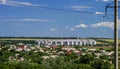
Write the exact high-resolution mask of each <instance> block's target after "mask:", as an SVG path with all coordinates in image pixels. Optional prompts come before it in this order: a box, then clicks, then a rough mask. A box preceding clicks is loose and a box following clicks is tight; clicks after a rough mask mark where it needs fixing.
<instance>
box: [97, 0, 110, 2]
mask: <svg viewBox="0 0 120 69" xmlns="http://www.w3.org/2000/svg"><path fill="white" fill-rule="evenodd" d="M96 1H102V2H109V1H110V0H96ZM111 1H112V0H111Z"/></svg>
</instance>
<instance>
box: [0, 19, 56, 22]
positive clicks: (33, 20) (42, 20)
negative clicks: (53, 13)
mask: <svg viewBox="0 0 120 69" xmlns="http://www.w3.org/2000/svg"><path fill="white" fill-rule="evenodd" d="M0 21H26V22H52V21H54V20H49V19H34V18H23V19H0Z"/></svg>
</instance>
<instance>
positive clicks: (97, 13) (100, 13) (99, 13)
mask: <svg viewBox="0 0 120 69" xmlns="http://www.w3.org/2000/svg"><path fill="white" fill-rule="evenodd" d="M95 14H96V15H102V14H104V13H103V12H95Z"/></svg>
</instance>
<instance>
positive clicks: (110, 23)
mask: <svg viewBox="0 0 120 69" xmlns="http://www.w3.org/2000/svg"><path fill="white" fill-rule="evenodd" d="M91 26H92V27H94V28H98V27H107V28H110V29H113V28H114V23H113V22H100V23H96V24H91Z"/></svg>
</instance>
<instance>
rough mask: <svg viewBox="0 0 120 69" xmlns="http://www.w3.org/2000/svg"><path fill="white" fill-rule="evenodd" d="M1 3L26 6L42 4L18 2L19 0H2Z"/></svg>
mask: <svg viewBox="0 0 120 69" xmlns="http://www.w3.org/2000/svg"><path fill="white" fill-rule="evenodd" d="M0 4H3V5H14V6H17V5H24V6H40V5H36V4H32V3H30V2H17V1H8V0H0Z"/></svg>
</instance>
